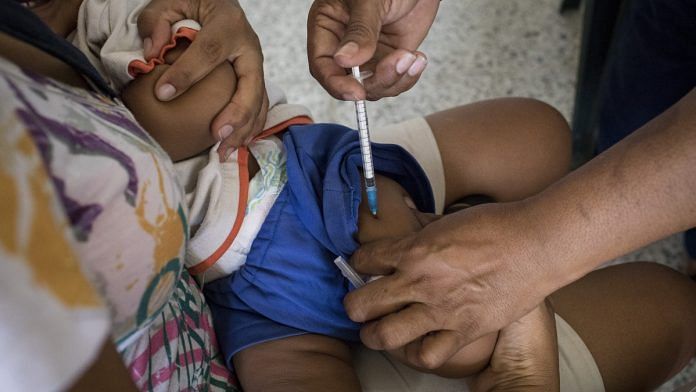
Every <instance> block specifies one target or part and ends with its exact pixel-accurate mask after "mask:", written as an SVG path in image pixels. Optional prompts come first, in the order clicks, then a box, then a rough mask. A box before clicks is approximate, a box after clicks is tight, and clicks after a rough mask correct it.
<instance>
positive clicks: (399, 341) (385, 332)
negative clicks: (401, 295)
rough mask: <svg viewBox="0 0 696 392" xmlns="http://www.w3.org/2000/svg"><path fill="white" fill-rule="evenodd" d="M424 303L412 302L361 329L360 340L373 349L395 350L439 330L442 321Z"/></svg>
mask: <svg viewBox="0 0 696 392" xmlns="http://www.w3.org/2000/svg"><path fill="white" fill-rule="evenodd" d="M427 310H428V308H427V307H425V306H423V305H422V304H418V303H417V304H412V305H409V306H408V307H406V308H404V309H402V310H400V311H398V312H394V313H390V314H388V315H387V316H385V317H384V318H382V319H380V320H377V321H374V322H371V323H367V324H366V325H364V326H363V327H362V328H361V329H360V340H361V341H362V342H363V344H364V345H365V346H367V347H369V348H371V349H373V350H395V349H398V348H400V347H403V346H405V345H407V344H409V343H410V342H412V341H414V340H417V339H419V338H420V337H421V336H423V335H426V334H428V333H430V332H434V331H437V330H439V329H440V328H442V327H441V323H440V322H439V321H438V320H437V319H436V318H435V317H433V315H432V314H430V313H429V312H428V311H427Z"/></svg>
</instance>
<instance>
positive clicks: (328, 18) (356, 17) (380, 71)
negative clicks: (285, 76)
mask: <svg viewBox="0 0 696 392" xmlns="http://www.w3.org/2000/svg"><path fill="white" fill-rule="evenodd" d="M439 5H440V0H315V1H314V3H313V4H312V8H311V9H310V11H309V17H308V20H307V55H308V57H309V70H310V72H311V73H312V76H314V78H315V79H316V80H317V81H318V82H319V83H320V84H321V85H322V86H323V87H324V88H325V89H326V91H328V92H329V94H331V95H332V96H334V97H335V98H338V99H344V100H357V99H365V98H367V99H370V100H377V99H380V98H382V97H390V96H396V95H399V94H401V93H402V92H404V91H406V90H408V89H410V88H411V87H413V85H414V84H416V82H417V81H418V79H419V78H420V76H421V74H422V73H423V70H424V69H425V66H426V65H427V63H428V60H427V57H426V56H425V54H424V53H422V52H418V51H417V50H416V49H417V48H418V46H419V45H420V44H421V42H423V39H425V36H426V35H427V33H428V30H430V26H431V25H432V24H433V20H434V19H435V14H436V13H437V9H438V7H439ZM356 65H360V66H362V70H369V71H371V72H372V73H373V75H372V76H371V77H369V78H367V79H365V80H364V87H363V86H362V85H360V83H358V82H357V81H356V80H355V79H353V78H352V77H351V76H347V75H346V71H345V68H350V67H353V66H356Z"/></svg>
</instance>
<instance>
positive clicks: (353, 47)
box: [335, 42, 360, 57]
mask: <svg viewBox="0 0 696 392" xmlns="http://www.w3.org/2000/svg"><path fill="white" fill-rule="evenodd" d="M358 50H360V47H359V46H358V44H356V43H355V42H348V43H347V44H345V45H343V46H342V47H341V49H339V50H338V52H336V54H335V56H342V57H353V56H354V55H355V54H356V53H358Z"/></svg>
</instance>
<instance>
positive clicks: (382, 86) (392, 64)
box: [364, 49, 428, 100]
mask: <svg viewBox="0 0 696 392" xmlns="http://www.w3.org/2000/svg"><path fill="white" fill-rule="evenodd" d="M427 64H428V60H427V57H426V56H425V54H423V53H422V52H418V51H416V52H410V51H407V50H403V49H399V50H396V51H394V52H393V53H391V54H389V55H388V56H387V57H385V58H384V59H382V60H381V61H380V62H379V64H377V67H376V71H375V74H374V75H373V76H372V77H371V78H369V79H366V80H365V81H364V84H365V90H367V96H368V99H370V100H378V99H380V98H383V97H394V96H397V95H399V94H401V93H403V92H405V91H408V90H409V89H411V87H413V86H414V85H415V84H416V82H418V79H420V76H421V75H422V74H423V71H424V70H425V67H426V66H427Z"/></svg>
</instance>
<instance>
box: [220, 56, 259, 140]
mask: <svg viewBox="0 0 696 392" xmlns="http://www.w3.org/2000/svg"><path fill="white" fill-rule="evenodd" d="M262 64H263V58H262V57H261V56H260V55H256V54H255V53H254V52H253V51H252V52H248V53H245V54H243V55H242V56H240V57H238V58H237V59H235V60H234V62H233V65H234V69H235V72H236V73H237V91H236V92H235V93H234V95H233V96H232V99H231V100H230V103H229V104H227V106H225V108H224V109H222V111H221V112H220V113H219V114H218V115H217V116H216V117H215V119H214V120H213V123H212V126H211V128H212V129H211V132H212V133H213V135H215V136H216V137H217V138H218V139H220V140H222V141H223V144H222V145H221V147H223V148H228V147H235V148H238V147H240V146H242V145H244V144H246V143H245V141H246V139H247V138H249V137H250V136H253V135H257V134H259V133H260V132H261V131H262V130H263V129H262V128H263V126H264V124H265V121H266V120H265V118H266V112H267V111H268V96H267V95H266V86H265V83H264V78H263V65H262Z"/></svg>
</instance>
